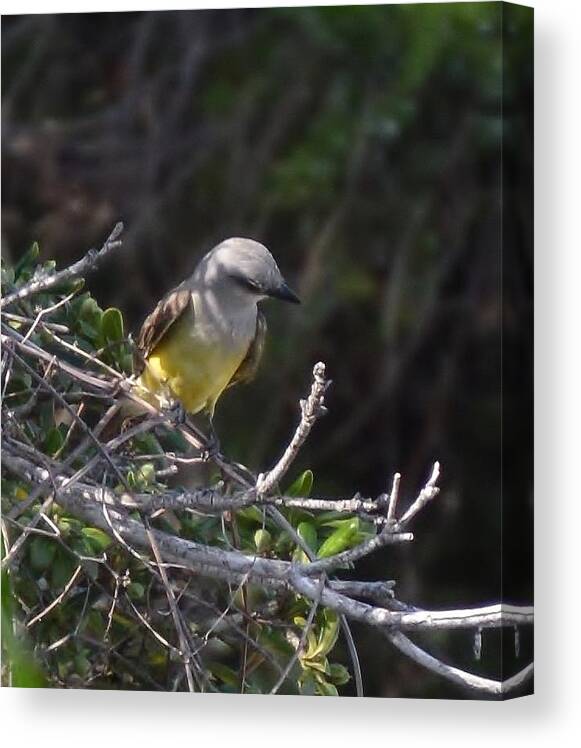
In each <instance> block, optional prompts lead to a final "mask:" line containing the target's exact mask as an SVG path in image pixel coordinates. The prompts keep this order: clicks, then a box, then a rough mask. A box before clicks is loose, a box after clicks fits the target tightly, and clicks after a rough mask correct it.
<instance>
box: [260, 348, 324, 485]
mask: <svg viewBox="0 0 581 748" xmlns="http://www.w3.org/2000/svg"><path fill="white" fill-rule="evenodd" d="M330 384H331V381H330V380H326V379H325V364H323V363H321V362H320V361H319V363H318V364H315V366H314V367H313V384H312V387H311V393H310V395H309V396H308V398H307V399H306V400H301V402H300V406H301V420H300V422H299V425H298V426H297V429H296V431H295V433H294V436H293V438H292V439H291V441H290V443H289V445H288V447H287V448H286V449H285V451H284V453H283V455H282V457H281V458H280V460H279V461H278V462H277V464H276V465H275V466H274V467H273V468H272V470H270V472H268V473H266V475H262V474H261V475H259V476H258V481H257V483H256V495H257V497H258V498H261V497H263V496H264V495H265V494H267V493H268V492H269V491H272V489H273V488H274V487H275V486H276V485H277V483H278V482H279V481H280V479H281V478H282V477H283V476H284V474H285V473H286V472H287V470H288V469H289V467H290V466H291V463H292V462H293V460H294V459H295V457H296V456H297V454H298V453H299V450H300V448H301V447H302V445H303V444H304V443H305V441H306V439H307V437H308V436H309V434H310V433H311V429H312V428H313V426H314V425H315V421H316V420H317V418H319V417H320V416H321V415H323V414H324V413H325V406H324V398H325V391H326V390H327V388H328V387H329V385H330Z"/></svg>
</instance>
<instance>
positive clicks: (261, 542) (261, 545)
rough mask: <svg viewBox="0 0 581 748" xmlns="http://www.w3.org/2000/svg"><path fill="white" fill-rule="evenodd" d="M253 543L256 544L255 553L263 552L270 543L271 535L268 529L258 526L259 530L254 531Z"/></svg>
mask: <svg viewBox="0 0 581 748" xmlns="http://www.w3.org/2000/svg"><path fill="white" fill-rule="evenodd" d="M254 545H255V546H256V551H257V553H264V552H265V551H267V550H268V549H269V548H270V547H271V545H272V535H271V534H270V533H269V532H268V530H263V529H262V528H260V530H257V531H256V532H255V533H254Z"/></svg>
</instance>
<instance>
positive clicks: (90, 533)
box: [81, 527, 113, 553]
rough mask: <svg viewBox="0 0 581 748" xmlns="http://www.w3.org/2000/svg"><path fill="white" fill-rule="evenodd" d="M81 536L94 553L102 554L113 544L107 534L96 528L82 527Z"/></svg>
mask: <svg viewBox="0 0 581 748" xmlns="http://www.w3.org/2000/svg"><path fill="white" fill-rule="evenodd" d="M81 532H82V534H83V535H84V536H85V537H86V538H87V540H88V541H89V545H90V546H91V548H92V549H93V551H94V552H95V553H102V552H103V551H104V550H106V549H107V548H108V547H109V546H110V545H111V543H112V542H113V541H112V540H111V538H110V537H109V536H108V535H107V533H105V532H103V530H99V529H98V528H96V527H83V529H82V530H81Z"/></svg>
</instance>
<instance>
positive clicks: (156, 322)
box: [134, 284, 194, 374]
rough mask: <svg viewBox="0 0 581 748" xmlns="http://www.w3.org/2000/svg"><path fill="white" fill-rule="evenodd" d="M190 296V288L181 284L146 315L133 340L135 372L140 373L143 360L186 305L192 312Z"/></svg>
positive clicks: (183, 310)
mask: <svg viewBox="0 0 581 748" xmlns="http://www.w3.org/2000/svg"><path fill="white" fill-rule="evenodd" d="M191 298H192V295H191V291H190V289H189V288H187V287H185V286H184V285H183V284H182V285H180V286H178V287H177V288H174V289H173V291H170V292H169V293H168V294H166V296H164V297H163V299H162V300H161V301H160V302H159V304H158V305H157V306H156V307H155V309H154V310H153V312H152V313H151V314H150V315H149V316H148V317H146V319H145V321H144V323H143V325H142V326H141V330H140V331H139V335H138V336H137V340H136V341H135V342H136V345H137V351H136V352H135V355H134V368H135V373H136V374H140V373H141V372H142V371H143V369H144V367H145V360H146V359H147V358H148V357H149V356H150V354H151V353H152V352H153V350H154V349H155V347H156V346H157V344H158V343H159V341H160V340H161V339H162V338H163V336H164V335H165V334H166V333H167V331H168V330H169V328H170V327H171V326H172V325H173V324H174V322H176V321H177V320H178V319H179V318H180V317H181V316H182V314H183V313H184V312H185V311H186V309H188V307H189V308H190V309H191V311H192V314H193V311H194V307H193V304H191Z"/></svg>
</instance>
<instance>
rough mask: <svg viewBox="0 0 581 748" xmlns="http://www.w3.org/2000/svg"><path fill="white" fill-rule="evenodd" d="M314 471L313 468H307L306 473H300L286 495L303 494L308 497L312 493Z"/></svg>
mask: <svg viewBox="0 0 581 748" xmlns="http://www.w3.org/2000/svg"><path fill="white" fill-rule="evenodd" d="M313 480H314V476H313V471H312V470H305V472H304V473H302V474H301V475H299V477H298V478H297V479H296V480H295V481H294V483H292V484H291V485H290V486H289V487H288V488H287V490H286V491H285V496H302V497H305V498H306V497H308V496H309V495H310V493H311V489H312V488H313Z"/></svg>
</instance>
